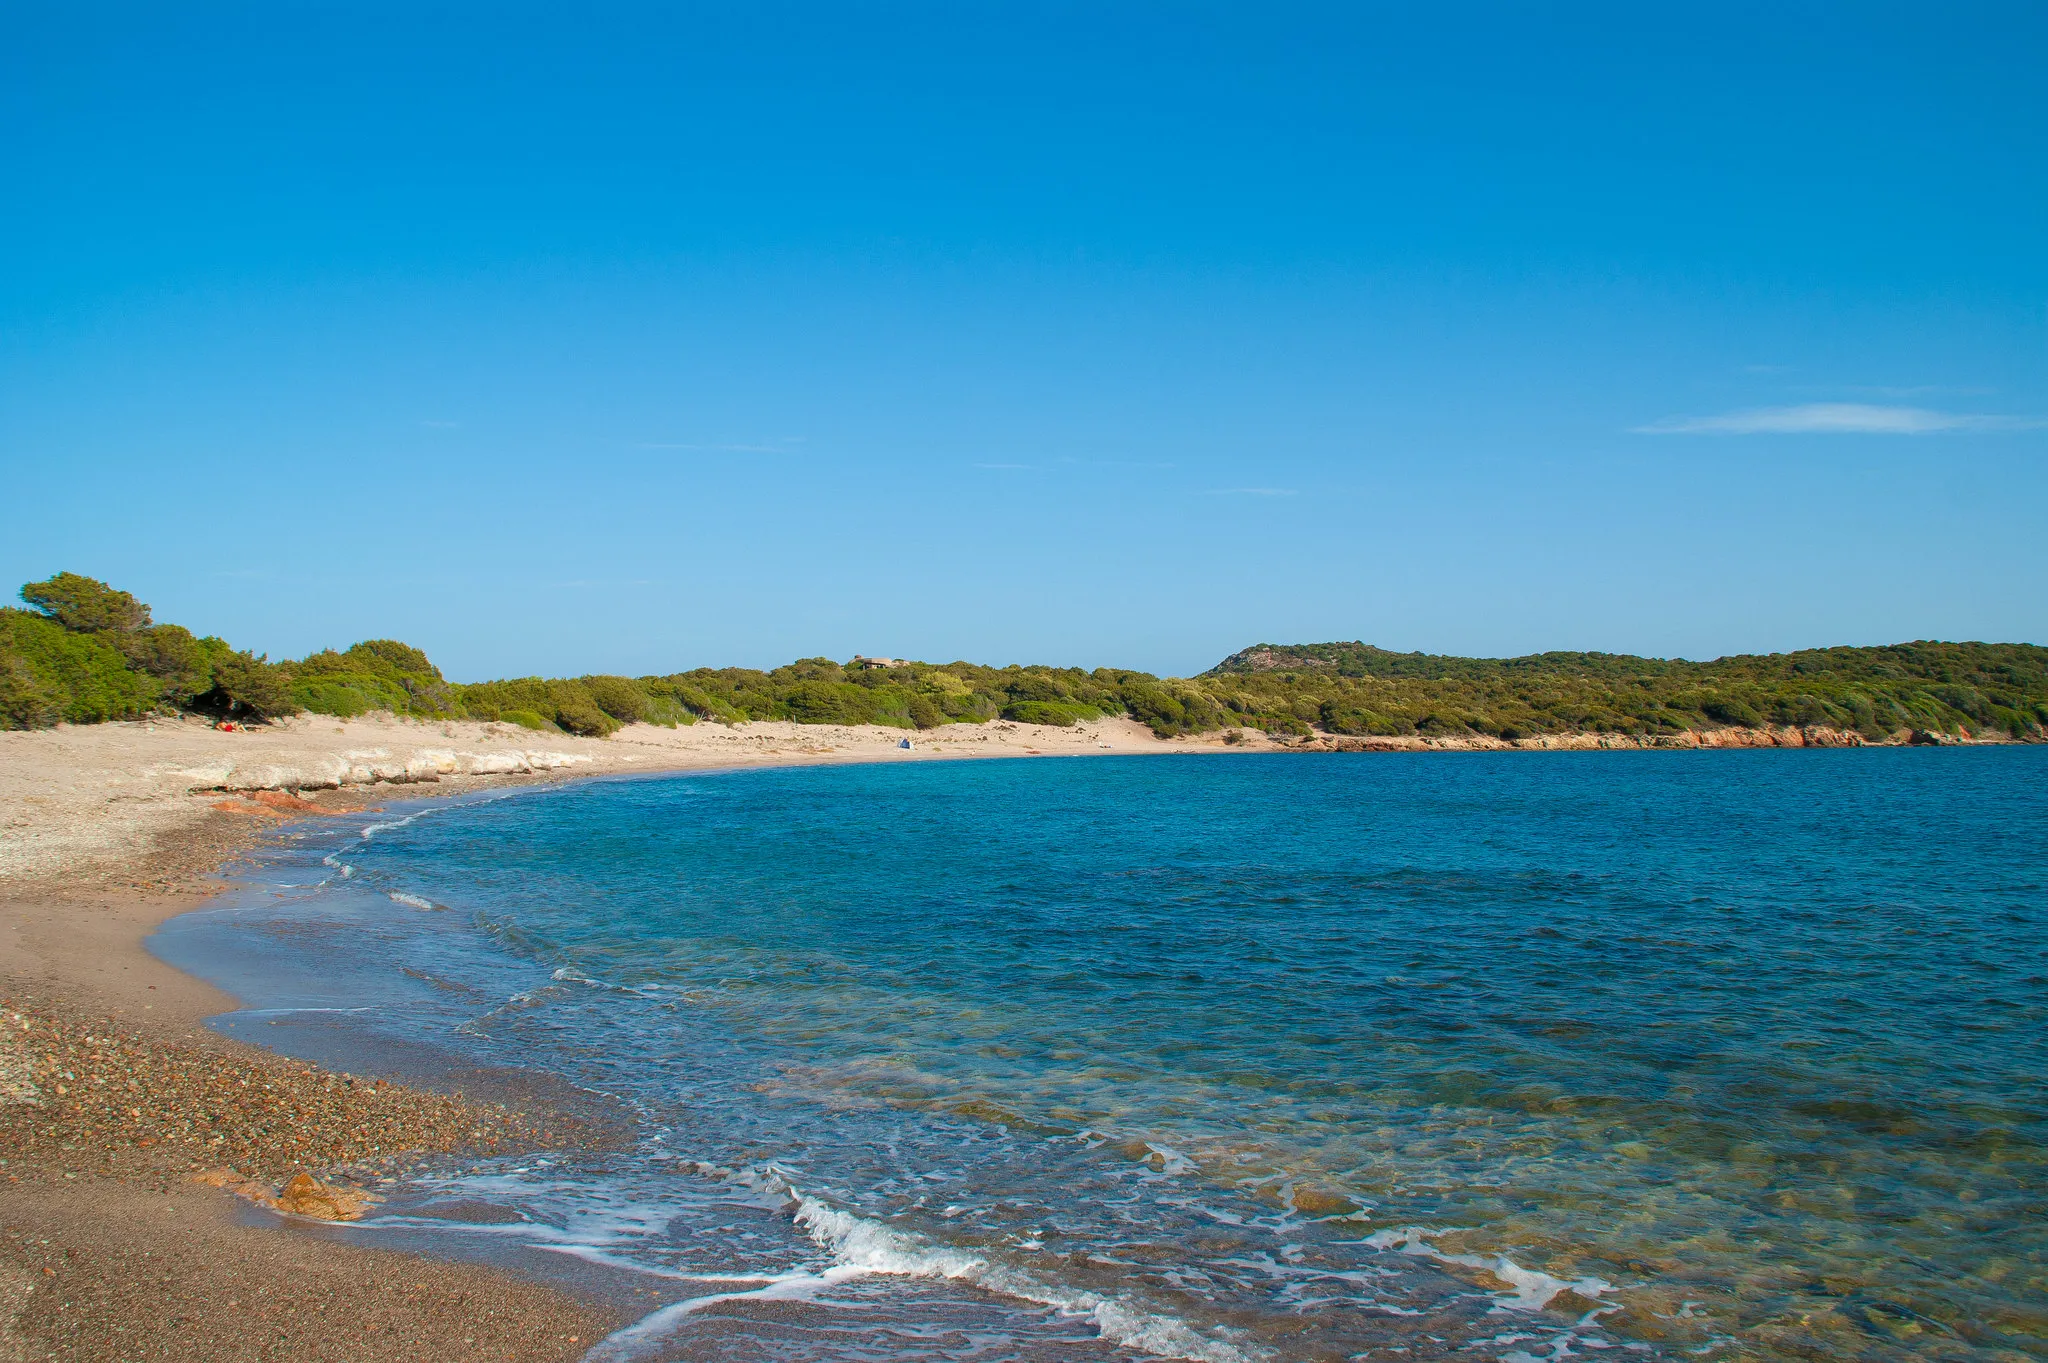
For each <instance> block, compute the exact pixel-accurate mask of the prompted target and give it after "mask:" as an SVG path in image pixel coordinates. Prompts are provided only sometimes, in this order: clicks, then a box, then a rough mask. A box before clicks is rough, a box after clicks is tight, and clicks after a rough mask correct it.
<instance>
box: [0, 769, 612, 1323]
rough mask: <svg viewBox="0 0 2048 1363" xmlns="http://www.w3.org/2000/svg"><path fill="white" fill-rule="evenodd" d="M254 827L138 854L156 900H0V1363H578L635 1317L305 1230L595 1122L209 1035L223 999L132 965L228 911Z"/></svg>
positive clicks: (210, 826) (177, 837)
mask: <svg viewBox="0 0 2048 1363" xmlns="http://www.w3.org/2000/svg"><path fill="white" fill-rule="evenodd" d="M309 803H310V802H309ZM370 803H371V802H369V801H363V800H346V801H344V800H334V801H332V802H331V803H330V804H329V806H328V807H326V808H323V809H321V810H320V814H324V815H336V814H342V813H346V812H349V810H350V809H360V808H363V807H364V806H365V805H367V804H370ZM314 817H318V815H315V816H314ZM268 828H269V824H268V821H267V820H266V821H260V822H259V821H257V820H254V819H251V818H249V817H247V816H236V815H230V814H226V813H222V812H218V811H209V812H208V814H207V816H206V817H204V818H201V819H198V820H195V821H194V822H193V823H192V824H191V826H190V827H189V828H188V829H186V830H183V831H179V830H173V831H171V832H168V833H165V834H162V835H159V836H157V837H156V839H155V843H156V846H155V847H154V848H153V849H152V852H151V854H150V856H149V857H148V858H147V859H146V864H145V865H144V866H142V867H139V868H133V869H139V870H141V871H143V872H144V873H145V879H146V882H147V883H151V884H155V885H157V886H159V887H160V888H158V889H157V890H156V891H155V892H154V893H148V894H144V893H139V892H136V891H133V890H127V891H123V890H120V889H114V890H109V889H107V888H105V887H104V886H97V887H95V886H92V885H82V886H64V885H51V884H49V883H48V882H45V883H44V884H42V885H40V886H36V887H7V888H6V889H5V890H4V891H0V1225H4V1226H5V1228H6V1229H7V1231H8V1234H7V1235H6V1236H4V1237H0V1361H4V1363H12V1360H14V1359H27V1358H30V1357H38V1358H40V1357H56V1356H59V1355H62V1356H67V1357H87V1358H109V1359H112V1358H131V1357H150V1358H166V1359H189V1360H193V1363H200V1361H201V1360H206V1361H208V1363H210V1361H211V1360H218V1359H250V1360H254V1359H258V1358H269V1357H275V1356H278V1355H279V1354H280V1353H283V1354H285V1355H288V1356H291V1357H303V1358H308V1359H348V1360H366V1361H367V1363H385V1361H386V1360H389V1361H390V1363H399V1361H400V1360H412V1359H418V1358H422V1357H444V1358H454V1357H488V1358H501V1359H516V1360H520V1363H529V1361H531V1363H542V1361H543V1360H548V1361H551V1363H560V1361H565V1360H573V1359H578V1358H581V1357H582V1356H583V1354H584V1353H585V1352H586V1351H587V1350H588V1348H589V1347H590V1346H591V1345H592V1344H593V1343H594V1342H595V1341H596V1340H598V1339H601V1338H603V1337H604V1336H605V1335H606V1334H607V1333H609V1332H610V1331H611V1330H614V1329H616V1328H618V1327H619V1326H620V1325H621V1324H622V1323H624V1322H626V1321H629V1320H630V1319H632V1317H633V1312H632V1310H631V1309H630V1308H628V1307H624V1306H622V1305H621V1304H619V1303H617V1302H615V1301H610V1300H606V1299H605V1295H604V1294H602V1293H572V1292H570V1291H566V1290H564V1289H563V1288H561V1287H559V1286H551V1285H547V1284H543V1283H540V1282H537V1281H534V1280H531V1279H529V1278H525V1277H521V1276H518V1275H514V1274H511V1273H508V1272H505V1271H503V1270H500V1269H497V1268H494V1267H489V1266H483V1265H478V1264H474V1263H462V1262H454V1261H447V1260H442V1259H437V1258H431V1257H427V1256H422V1255H415V1254H410V1253H406V1252H403V1251H398V1250H391V1249H381V1248H374V1247H364V1246H360V1245H352V1244H342V1243H335V1242H333V1241H332V1240H331V1238H323V1236H322V1234H321V1231H320V1223H321V1222H322V1221H326V1220H333V1219H348V1218H349V1216H350V1215H351V1214H356V1213H359V1211H360V1209H361V1207H362V1206H363V1203H362V1202H361V1201H360V1200H359V1199H358V1198H357V1197H356V1194H357V1192H358V1190H359V1188H360V1187H361V1185H363V1184H365V1183H368V1182H371V1181H374V1180H375V1178H376V1177H377V1176H378V1175H379V1174H382V1173H386V1172H392V1171H396V1170H398V1169H399V1168H401V1167H403V1165H404V1163H405V1162H406V1161H407V1160H408V1159H415V1158H419V1157H421V1156H433V1155H449V1154H457V1153H465V1152H477V1153H482V1152H488V1151H491V1150H506V1149H519V1150H525V1149H544V1148H550V1147H556V1146H561V1145H565V1144H583V1143H601V1142H602V1141H603V1140H604V1139H605V1133H604V1132H603V1130H602V1129H601V1127H600V1126H599V1125H598V1124H596V1123H593V1122H591V1121H589V1120H588V1119H587V1117H585V1116H584V1115H582V1114H578V1113H576V1112H573V1111H570V1110H567V1109H565V1108H563V1107H561V1106H559V1105H555V1104H551V1103H548V1102H546V1101H540V1102H519V1103H515V1104H514V1105H512V1106H509V1107H508V1106H505V1105H502V1104H497V1103H489V1102H479V1101H476V1100H473V1099H466V1098H463V1097H461V1096H459V1095H458V1096H451V1095H447V1094H443V1093H437V1092H433V1091H429V1090H425V1089H421V1088H417V1087H413V1086H409V1085H405V1084H398V1083H390V1082H387V1081H384V1080H381V1079H376V1078H364V1077H361V1076H357V1075H351V1074H345V1073H341V1072H338V1071H335V1070H323V1069H320V1068H318V1067H315V1066H311V1065H307V1064H305V1063H303V1062H300V1061H296V1060H292V1059H290V1058H288V1057H285V1056H282V1055H279V1054H277V1053H274V1052H271V1051H268V1050H264V1049H261V1048H258V1047H255V1046H251V1045H248V1044H245V1043H243V1042H241V1041H237V1040H234V1039H231V1038H229V1037H227V1036H225V1035H223V1034H221V1033H218V1032H215V1031H213V1030H211V1029H210V1028H208V1027H207V1026H206V1019H207V1018H209V1017H211V1016H214V1015H217V1014H219V1013H222V1012H227V1011H232V1010H233V1009H235V1008H236V1007H237V1006H238V1002H237V1000H235V999H234V998H233V997H232V996H231V995H229V994H227V993H226V992H224V991H222V990H220V989H218V988H216V987H215V986H214V985H212V984H211V983H209V982H207V981H205V980H203V979H201V978H199V977H197V976H193V975H189V974H186V973H185V972H183V971H180V970H178V969H177V968H175V967H173V966H171V965H169V964H167V963H166V962H164V961H161V960H159V959H158V958H157V957H156V956H154V955H153V954H151V953H150V951H149V950H148V948H147V947H146V946H145V945H144V943H145V940H146V939H147V938H148V936H149V935H150V934H151V933H153V932H154V931H155V930H156V928H157V927H158V926H160V925H161V924H162V923H164V922H166V921H168V920H169V919H170V918H173V917H175V916H177V915H180V914H183V913H186V912H189V911H191V910H193V909H195V908H198V907H200V906H202V905H204V904H205V903H206V902H207V901H208V900H209V899H210V898H211V897H212V896H213V895H215V894H216V893H218V892H220V891H221V890H223V889H225V888H226V886H225V885H224V884H221V883H219V882H214V881H211V880H209V879H207V878H206V877H207V876H208V875H209V874H210V873H211V872H212V871H214V870H215V869H216V868H219V867H221V866H222V864H223V863H227V862H231V861H232V860H233V859H234V858H235V857H236V856H238V855H239V854H241V853H242V852H244V851H246V850H249V849H250V848H252V847H253V846H254V845H255V843H256V842H257V841H258V840H259V839H260V838H261V837H262V835H263V834H264V833H265V832H267V831H268ZM302 1173H304V1174H311V1175H312V1176H313V1177H314V1179H315V1180H316V1181H315V1183H314V1185H313V1187H312V1188H311V1189H310V1190H308V1189H305V1188H303V1187H302V1186H300V1185H294V1184H293V1183H292V1180H293V1179H294V1178H295V1176H296V1175H299V1174H302ZM319 1180H326V1182H320V1181H319ZM295 1186H298V1187H300V1195H299V1196H296V1197H295V1196H293V1195H292V1188H293V1187H295ZM280 1192H282V1193H284V1194H285V1197H284V1198H283V1200H282V1201H280V1200H279V1197H278V1194H279V1193H280ZM308 1192H310V1194H311V1195H310V1196H307V1195H306V1194H307V1193H308ZM279 1229H289V1230H292V1231H294V1232H297V1233H291V1234H279V1233H277V1231H278V1230H279Z"/></svg>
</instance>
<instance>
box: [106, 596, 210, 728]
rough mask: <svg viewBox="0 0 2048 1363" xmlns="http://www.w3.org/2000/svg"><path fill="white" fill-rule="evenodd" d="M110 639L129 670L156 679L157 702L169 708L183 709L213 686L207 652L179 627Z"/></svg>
mask: <svg viewBox="0 0 2048 1363" xmlns="http://www.w3.org/2000/svg"><path fill="white" fill-rule="evenodd" d="M144 609H145V610H146V609H147V607H145V608H144ZM113 638H114V643H115V645H116V647H118V648H119V649H120V650H121V652H122V654H123V655H124V656H125V657H126V658H127V659H128V665H129V666H130V667H133V668H135V669H137V670H138V671H141V672H146V673H148V674H149V675H150V676H152V677H155V678H156V680H157V685H158V688H159V693H160V695H161V698H162V699H163V701H164V702H165V703H167V704H169V705H173V706H182V705H187V704H189V703H190V702H191V700H192V698H193V697H194V696H196V695H198V694H199V693H200V692H202V691H204V690H206V689H207V688H208V687H210V686H212V685H213V664H212V662H211V661H210V660H209V659H208V657H207V649H206V647H205V645H203V644H201V643H200V641H199V640H197V639H195V638H193V637H192V631H191V630H189V629H186V628H185V627H184V626H183V625H151V626H149V627H148V628H146V629H139V630H136V631H135V632H134V633H132V634H123V635H116V636H113ZM223 647H225V645H223Z"/></svg>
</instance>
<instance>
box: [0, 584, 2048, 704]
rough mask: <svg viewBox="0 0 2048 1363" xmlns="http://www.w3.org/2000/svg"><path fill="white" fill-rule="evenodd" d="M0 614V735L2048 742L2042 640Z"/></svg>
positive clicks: (128, 607) (72, 591)
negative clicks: (313, 645) (1015, 641)
mask: <svg viewBox="0 0 2048 1363" xmlns="http://www.w3.org/2000/svg"><path fill="white" fill-rule="evenodd" d="M21 595H22V600H23V601H24V602H26V603H27V605H28V607H29V609H26V610H21V609H12V608H8V609H0V728H37V727H42V726H46V725H50V724H55V723H57V722H59V721H60V720H61V721H68V722H71V723H74V724H83V723H92V722H96V721H100V720H109V719H132V718H137V717H140V716H142V715H146V714H150V713H157V712H174V711H191V712H197V713H200V714H207V715H213V716H217V717H220V718H228V719H243V720H259V721H260V720H263V719H266V718H274V717H277V716H280V715H285V714H292V713H297V712H300V711H311V712H314V713H317V714H328V715H341V716H347V715H357V714H363V713H365V712H368V711H373V710H388V711H391V712H392V713H395V714H401V715H410V716H415V717H418V718H421V719H479V720H495V721H502V722H506V723H512V724H519V725H524V726H525V727H527V728H531V729H540V730H560V731H562V732H566V733H575V734H586V735H603V734H607V733H610V732H612V731H613V730H615V729H617V728H619V727H620V726H621V725H623V724H630V723H635V722H645V723H653V724H669V725H674V724H694V723H696V722H698V721H700V720H712V721H717V722H723V723H739V722H743V721H746V720H755V719H780V720H792V721H795V722H797V723H800V724H886V725H894V726H897V727H900V728H905V729H929V728H934V727H937V726H938V725H941V724H950V723H958V722H974V721H982V720H992V719H998V718H1004V719H1012V720H1017V721H1020V722H1024V723H1032V724H1060V725H1067V724H1073V723H1076V722H1078V721H1081V720H1088V719H1095V718H1100V717H1102V716H1106V715H1130V716H1132V717H1133V718H1135V719H1138V720H1140V721H1141V722H1143V723H1145V724H1147V725H1149V726H1150V727H1151V728H1152V730H1153V731H1154V732H1155V733H1158V734H1160V735H1161V736H1162V737H1164V736H1171V735H1175V734H1186V733H1202V732H1210V731H1214V730H1218V729H1225V728H1230V727H1244V728H1254V729H1263V730H1265V731H1266V732H1268V733H1273V734H1309V733H1312V732H1322V733H1329V734H1343V735H1367V734H1379V735H1402V734H1422V735H1444V736H1454V735H1460V734H1463V735H1472V734H1486V735H1491V736H1494V737H1499V738H1508V739H1514V738H1522V737H1530V736H1534V735H1538V734H1558V733H1586V732H1593V733H1627V734H1638V735H1655V734H1665V733H1678V732H1681V731H1684V730H1687V729H1711V728H1718V727H1727V726H1756V725H1763V724H1777V725H1802V726H1804V725H1829V726H1832V727H1836V728H1841V729H1845V730H1846V729H1853V730H1857V731H1859V732H1861V733H1863V734H1864V735H1865V736H1866V737H1869V738H1872V739H1882V738H1885V737H1888V736H1891V735H1895V734H1897V733H1898V732H1900V731H1902V730H1913V729H1919V730H1926V731H1930V732H1938V733H1956V732H1959V731H1962V730H1965V729H1967V730H1968V731H1969V732H1971V733H1973V734H1980V735H1981V734H1985V733H1990V732H1995V733H1999V734H2003V735H2006V736H2010V737H2012V738H2016V739H2022V740H2029V741H2038V740H2040V739H2042V738H2044V737H2048V648H2040V647H2037V646H2035V645H2032V644H1948V643H1930V642H1922V643H1911V644H1894V645H1889V646H1886V647H1882V648H1828V649H1811V650H1807V651H1804V652H1799V653H1774V654H1769V655H1760V656H1741V657H1731V658H1718V659H1715V660H1714V661H1712V662H1704V663H1695V662H1686V661H1683V660H1677V659H1662V658H1634V657H1628V656H1626V655H1621V654H1609V653H1541V654H1534V655H1531V656H1528V657H1522V658H1454V657H1443V656H1438V655H1433V654H1423V653H1393V652H1389V651H1387V650H1386V649H1381V648H1374V647H1372V646H1371V645H1369V644H1363V643H1329V644H1285V645H1281V644H1258V645H1255V646H1253V647H1251V648H1248V649H1245V650H1243V651H1241V652H1239V653H1234V654H1232V655H1231V656H1230V657H1229V658H1226V659H1224V660H1223V662H1221V663H1219V664H1218V665H1217V666H1216V667H1214V668H1212V669H1210V670H1209V671H1208V672H1205V673H1203V674H1202V675H1201V676H1199V677H1195V678H1189V679H1178V678H1160V677H1155V676H1152V675H1151V674H1150V673H1146V672H1138V671H1133V670H1130V669H1125V668H1109V667H1099V668H1095V669H1094V670H1092V671H1084V670H1082V669H1080V668H1058V667H1016V666H1012V667H1000V668H997V667H984V666H980V665H978V664H975V663H967V662H952V663H921V662H897V661H888V660H863V659H858V658H857V659H854V660H852V661H850V662H847V663H838V662H834V661H832V660H831V659H829V658H806V659H802V660H800V661H797V662H794V663H790V664H787V665H786V666H783V667H778V668H774V669H772V670H769V671H758V670H754V669H749V668H698V669H696V670H694V671H689V672H677V673H672V674H669V675H666V676H647V677H616V676H583V677H569V678H544V677H519V678H512V679H508V680H504V681H489V682H470V683H461V682H451V681H449V680H448V679H447V678H446V677H444V676H443V675H442V674H441V670H440V669H439V668H438V667H436V666H434V664H433V663H432V662H431V661H429V660H428V658H427V656H426V654H424V653H422V652H421V651H420V650H419V649H416V648H413V647H412V646H410V645H408V644H403V643H400V642H398V641H396V640H392V639H372V640H368V641H366V642H363V643H358V644H355V645H353V646H352V647H350V648H347V649H344V650H339V651H337V650H333V649H328V650H323V651H321V652H318V653H314V654H310V655H308V656H307V657H304V658H300V659H295V660H285V661H281V662H271V661H269V660H268V659H267V658H264V657H261V656H258V655H256V654H252V653H250V652H248V651H246V650H237V649H235V648H233V647H232V646H231V645H229V644H228V643H226V642H225V641H223V640H221V639H216V638H210V637H209V638H200V637H195V636H194V635H193V634H192V633H191V632H190V631H189V630H186V629H183V628H181V627H179V626H177V625H159V624H156V623H154V621H153V620H152V619H151V615H150V610H149V607H148V606H146V605H144V604H143V603H141V602H140V601H137V600H136V599H135V598H134V597H133V596H131V595H129V594H128V593H126V592H121V591H117V590H115V589H114V588H112V587H109V586H107V585H106V584H105V583H103V582H98V581H95V580H93V579H91V578H87V577H81V576H79V575H77V574H75V573H60V574H58V575H57V576H56V577H53V578H50V579H48V580H47V581H44V582H32V583H30V584H28V585H27V586H25V587H23V588H22V592H21Z"/></svg>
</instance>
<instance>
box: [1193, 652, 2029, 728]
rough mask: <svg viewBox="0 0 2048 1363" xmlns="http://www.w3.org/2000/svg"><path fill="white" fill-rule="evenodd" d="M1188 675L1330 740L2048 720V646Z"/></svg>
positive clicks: (1577, 656)
mask: <svg viewBox="0 0 2048 1363" xmlns="http://www.w3.org/2000/svg"><path fill="white" fill-rule="evenodd" d="M1197 681H1198V682H1199V683H1200V684H1201V685H1202V686H1204V687H1205V688H1208V689H1209V690H1210V692H1211V693H1212V694H1214V695H1216V696H1217V697H1218V698H1219V699H1220V700H1222V701H1223V703H1224V704H1225V705H1226V706H1228V707H1229V708H1231V709H1233V710H1236V711H1240V712H1243V713H1247V714H1251V715H1255V716H1258V717H1260V718H1261V719H1263V720H1267V721H1269V722H1270V719H1271V718H1272V717H1275V716H1287V717H1292V718H1294V719H1296V720H1299V721H1300V722H1301V723H1302V724H1303V725H1304V726H1313V727H1315V728H1319V729H1322V730H1324V731H1325V732H1329V733H1339V734H1407V733H1425V734H1428V733H1460V732H1467V733H1485V734H1493V735H1496V736H1500V737H1506V738H1517V737H1523V736H1528V735H1533V734H1544V733H1570V732H1581V733H1583V732H1594V733H1633V734H1652V733H1659V732H1664V733H1676V732H1678V731H1681V730H1685V729H1702V728H1712V727H1716V726H1726V725H1742V726H1755V725H1760V724H1791V725H1813V724H1825V725H1830V726H1834V727H1837V728H1842V729H1853V730H1857V731H1859V732H1861V733H1863V734H1864V735H1865V736H1866V737H1870V738H1879V737H1883V736H1885V735H1888V734H1891V733H1894V732H1896V731H1897V730H1900V729H1925V730H1929V731H1933V732H1947V733H1953V732H1956V731H1957V730H1959V729H1962V728H1966V727H1967V728H1969V729H1970V730H1971V731H1973V732H1981V731H1985V730H1996V731H2000V732H2003V733H2006V734H2008V735H2010V736H2012V737H2014V738H2030V739H2031V738H2039V737H2041V736H2042V730H2043V726H2044V725H2048V648H2042V647H2039V646H2037V645H2034V644H1977V643H1954V644H1952V643H1938V642H1932V641H1921V642H1917V643H1910V644H1887V645H1884V646H1881V647H1875V648H1819V649H1805V650H1802V651H1800V652H1796V653H1771V654H1741V655H1737V656H1733V657H1727V658H1716V659H1714V660H1713V661H1711V662H1688V661H1686V660H1684V659H1676V658H1637V657H1631V656H1629V655H1627V654H1616V653H1536V654H1529V655H1527V656H1524V657H1519V658H1457V657H1449V656H1443V655H1438V654H1427V653H1393V652H1389V651H1388V650H1386V649H1382V648H1374V647H1373V646H1371V645H1370V644H1364V643H1329V644H1256V645H1254V646H1252V647H1251V648H1247V649H1244V650H1242V651H1241V652H1238V653H1234V654H1232V655H1231V656H1230V657H1228V658H1226V659H1224V660H1223V661H1222V662H1221V663H1219V664H1217V665H1216V666H1215V667H1214V668H1212V669H1210V670H1209V671H1208V672H1205V673H1203V674H1202V676H1201V677H1200V678H1198V679H1197Z"/></svg>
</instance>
